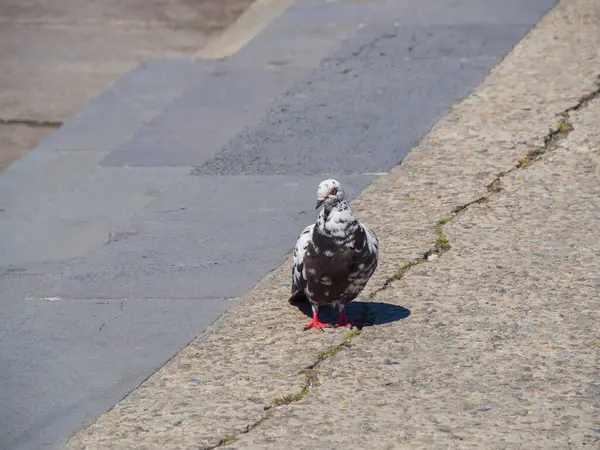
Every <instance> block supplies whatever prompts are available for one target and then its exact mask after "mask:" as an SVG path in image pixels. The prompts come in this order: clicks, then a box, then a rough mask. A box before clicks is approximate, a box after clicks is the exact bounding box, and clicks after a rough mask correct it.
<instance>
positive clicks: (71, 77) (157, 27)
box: [0, 0, 252, 171]
mask: <svg viewBox="0 0 600 450" xmlns="http://www.w3.org/2000/svg"><path fill="white" fill-rule="evenodd" d="M251 3H252V0H201V1H187V0H168V1H164V0H133V1H132V0H129V1H126V2H124V1H114V0H109V1H106V0H87V1H85V2H81V1H79V0H26V1H22V0H3V1H2V2H0V61H2V64H0V171H1V170H3V169H4V168H6V167H8V165H9V164H10V163H12V162H13V161H14V160H15V159H17V158H18V157H20V156H21V155H23V154H25V153H26V152H28V151H29V150H31V149H32V148H34V147H36V146H37V145H38V143H39V142H40V141H41V140H42V139H43V138H44V137H46V136H47V135H48V134H49V133H51V132H52V130H53V129H55V128H56V127H57V125H58V124H60V123H61V122H64V121H66V120H68V119H69V118H70V117H71V116H72V115H73V114H75V113H77V112H78V111H79V110H80V109H81V108H83V107H84V106H85V105H86V104H87V103H89V102H90V101H91V100H92V99H93V98H95V97H96V96H97V95H98V94H99V93H100V92H102V91H103V90H104V89H105V88H106V87H107V86H109V85H110V84H112V83H114V82H115V81H116V80H118V79H119V78H120V77H121V76H123V74H125V73H127V72H129V71H130V70H131V69H132V68H133V67H135V65H136V64H138V63H139V62H140V61H144V60H148V59H155V58H189V57H192V56H193V55H195V54H196V53H197V52H198V51H199V50H201V49H202V48H203V47H204V46H205V45H206V44H208V43H209V42H210V40H211V38H213V37H214V36H216V35H217V34H218V33H219V32H221V31H222V30H223V29H225V28H227V27H228V26H229V25H230V24H231V23H233V22H234V21H235V20H236V19H237V17H238V16H239V15H240V14H241V13H242V12H244V10H246V8H247V7H248V6H249V5H250V4H251Z"/></svg>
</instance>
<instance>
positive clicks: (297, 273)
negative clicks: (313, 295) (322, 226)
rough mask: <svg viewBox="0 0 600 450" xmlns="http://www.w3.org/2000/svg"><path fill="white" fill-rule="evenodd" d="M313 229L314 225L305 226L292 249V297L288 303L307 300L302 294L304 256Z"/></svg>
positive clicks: (304, 281) (304, 284)
mask: <svg viewBox="0 0 600 450" xmlns="http://www.w3.org/2000/svg"><path fill="white" fill-rule="evenodd" d="M314 228H315V225H314V224H313V225H309V226H307V227H306V228H305V229H304V231H302V234H301V235H300V237H299V238H298V241H297V242H296V247H294V255H293V257H292V297H291V298H290V303H295V302H297V301H302V300H307V299H306V296H305V294H304V287H305V286H306V278H305V274H304V256H305V255H306V248H307V247H308V244H309V242H310V240H311V238H312V234H313V229H314Z"/></svg>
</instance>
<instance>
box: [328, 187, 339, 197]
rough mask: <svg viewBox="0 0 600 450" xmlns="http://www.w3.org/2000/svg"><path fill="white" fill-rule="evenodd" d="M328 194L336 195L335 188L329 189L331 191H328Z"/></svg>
mask: <svg viewBox="0 0 600 450" xmlns="http://www.w3.org/2000/svg"><path fill="white" fill-rule="evenodd" d="M329 193H330V194H331V195H335V194H337V188H332V189H331V191H329Z"/></svg>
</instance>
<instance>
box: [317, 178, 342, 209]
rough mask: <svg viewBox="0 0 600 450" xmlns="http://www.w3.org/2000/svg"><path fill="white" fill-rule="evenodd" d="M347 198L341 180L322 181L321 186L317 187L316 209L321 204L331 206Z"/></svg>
mask: <svg viewBox="0 0 600 450" xmlns="http://www.w3.org/2000/svg"><path fill="white" fill-rule="evenodd" d="M345 198H346V193H345V192H344V190H343V189H342V185H341V184H340V182H339V181H336V180H325V181H321V184H319V188H318V189H317V207H316V208H315V209H319V207H320V206H321V205H325V206H329V207H331V206H333V205H335V204H336V203H338V202H340V201H342V200H344V199H345Z"/></svg>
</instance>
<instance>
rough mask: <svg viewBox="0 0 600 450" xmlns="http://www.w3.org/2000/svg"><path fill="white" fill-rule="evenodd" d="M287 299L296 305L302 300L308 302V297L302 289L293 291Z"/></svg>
mask: <svg viewBox="0 0 600 450" xmlns="http://www.w3.org/2000/svg"><path fill="white" fill-rule="evenodd" d="M288 301H289V302H290V304H291V305H294V306H298V305H301V304H302V303H304V302H308V297H307V296H306V294H305V293H304V290H299V291H296V292H294V293H293V294H292V296H291V297H290V299H289V300H288Z"/></svg>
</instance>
